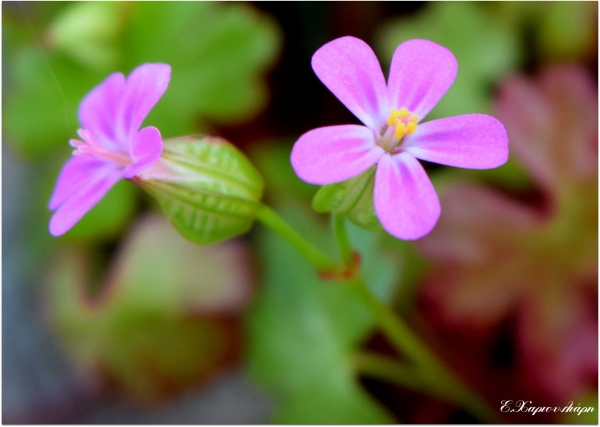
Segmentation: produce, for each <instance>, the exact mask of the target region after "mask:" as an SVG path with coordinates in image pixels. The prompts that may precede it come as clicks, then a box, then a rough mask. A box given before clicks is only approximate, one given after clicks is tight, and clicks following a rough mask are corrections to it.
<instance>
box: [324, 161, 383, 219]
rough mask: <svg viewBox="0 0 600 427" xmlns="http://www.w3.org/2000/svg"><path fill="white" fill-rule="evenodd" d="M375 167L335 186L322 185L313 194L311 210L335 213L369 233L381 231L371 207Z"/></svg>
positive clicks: (373, 208)
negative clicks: (344, 216)
mask: <svg viewBox="0 0 600 427" xmlns="http://www.w3.org/2000/svg"><path fill="white" fill-rule="evenodd" d="M374 183H375V166H373V167H371V168H370V169H368V170H366V171H365V172H363V173H361V174H360V175H358V176H355V177H354V178H352V179H349V180H347V181H344V182H339V183H337V184H329V185H324V186H323V187H321V189H320V190H319V191H318V192H317V194H315V197H314V199H313V209H314V210H316V211H317V212H337V213H341V214H344V215H346V216H347V217H348V218H349V219H350V220H351V221H352V222H353V223H355V224H356V225H358V226H359V227H362V228H364V229H366V230H369V231H383V227H382V226H381V223H380V222H379V219H378V218H377V215H375V207H374V206H373V186H374Z"/></svg>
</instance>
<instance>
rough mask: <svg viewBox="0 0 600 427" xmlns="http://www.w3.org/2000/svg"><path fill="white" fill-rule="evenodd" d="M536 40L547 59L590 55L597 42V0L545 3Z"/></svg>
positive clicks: (560, 59) (577, 58) (567, 58)
mask: <svg viewBox="0 0 600 427" xmlns="http://www.w3.org/2000/svg"><path fill="white" fill-rule="evenodd" d="M541 16H542V19H541V23H540V28H539V31H538V34H536V36H537V37H536V41H537V42H538V44H539V47H540V51H541V54H542V55H543V57H544V58H545V59H546V60H549V61H576V60H579V59H585V57H586V56H587V57H590V56H592V55H593V54H594V53H595V52H596V49H597V44H598V18H597V17H598V4H597V3H595V2H561V1H559V2H551V3H548V4H546V6H545V7H544V12H543V13H542V14H541Z"/></svg>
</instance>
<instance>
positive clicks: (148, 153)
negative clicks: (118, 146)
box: [123, 126, 163, 178]
mask: <svg viewBox="0 0 600 427" xmlns="http://www.w3.org/2000/svg"><path fill="white" fill-rule="evenodd" d="M162 148H163V143H162V138H161V136H160V132H159V131H158V129H156V128H155V127H154V126H148V127H145V128H144V129H142V130H140V131H139V132H138V133H137V135H136V136H135V139H134V140H133V142H132V144H131V146H130V149H129V155H130V156H131V158H132V159H133V162H134V163H133V164H132V165H129V166H127V167H126V168H125V170H124V171H123V176H124V177H125V178H132V177H134V176H135V175H137V174H138V173H140V172H141V171H143V170H144V169H146V168H147V167H149V166H152V165H153V164H154V162H156V161H157V160H158V159H159V157H160V155H161V154H162Z"/></svg>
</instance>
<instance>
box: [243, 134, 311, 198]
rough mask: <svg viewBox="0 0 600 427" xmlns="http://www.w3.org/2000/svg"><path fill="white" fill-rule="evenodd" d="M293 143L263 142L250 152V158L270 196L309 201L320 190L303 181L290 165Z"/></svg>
mask: <svg viewBox="0 0 600 427" xmlns="http://www.w3.org/2000/svg"><path fill="white" fill-rule="evenodd" d="M287 142H291V141H261V143H260V144H256V145H255V146H254V147H253V148H252V151H251V152H250V158H251V159H252V161H253V162H254V164H255V165H256V167H257V168H258V170H260V171H261V173H262V174H263V177H264V179H265V182H266V183H267V185H266V187H267V188H268V189H269V194H270V195H271V196H275V197H286V196H287V197H298V198H301V199H302V200H306V201H309V200H311V199H312V198H313V196H314V195H315V193H316V192H317V190H318V187H317V186H315V185H311V184H307V183H306V182H304V181H302V180H301V179H300V178H298V175H296V172H294V169H293V168H292V164H291V163H290V155H291V152H292V145H291V144H288V143H287Z"/></svg>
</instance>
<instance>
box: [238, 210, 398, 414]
mask: <svg viewBox="0 0 600 427" xmlns="http://www.w3.org/2000/svg"><path fill="white" fill-rule="evenodd" d="M279 211H280V212H281V213H282V215H283V216H284V217H285V218H286V220H288V221H289V222H290V223H291V224H292V225H293V226H294V227H295V228H296V229H297V230H299V231H300V232H301V233H302V234H303V235H304V236H306V237H307V239H309V240H311V241H313V242H314V243H315V244H317V245H318V246H319V247H320V248H322V249H323V250H325V251H331V250H332V249H333V248H332V246H333V242H332V238H331V233H330V231H328V230H327V229H325V228H324V227H323V226H321V225H319V223H318V222H317V221H316V217H315V215H314V213H312V212H311V211H310V210H308V209H306V208H305V207H304V206H303V205H302V204H300V203H291V202H290V203H289V204H287V205H285V207H284V209H279ZM260 236H261V240H260V241H259V247H260V253H261V258H262V259H263V260H264V263H265V265H264V272H263V275H264V283H263V287H262V292H261V294H260V295H259V296H258V299H257V301H256V303H255V307H254V310H253V311H252V312H251V313H250V317H249V334H250V337H249V359H250V360H249V361H250V367H251V370H252V373H253V375H254V376H255V378H256V379H257V380H258V381H259V382H261V383H263V384H265V385H266V386H268V387H269V388H271V389H272V390H273V391H274V392H277V393H278V394H279V395H282V396H283V399H282V402H281V406H280V407H279V410H278V411H277V414H276V416H275V420H274V421H275V422H277V423H293V424H313V423H316V424H337V423H343V424H354V423H365V424H375V423H386V422H392V418H391V416H390V415H389V414H388V413H387V412H386V411H385V410H384V409H383V408H382V407H381V406H380V405H379V404H377V403H376V402H375V401H374V400H373V399H371V398H370V397H369V395H368V394H367V393H366V392H365V391H364V390H363V389H362V387H361V386H360V385H359V384H358V382H357V381H356V375H355V373H354V371H353V367H352V363H351V356H352V354H353V351H354V350H355V349H356V347H357V346H358V345H359V344H360V342H361V341H362V340H363V339H364V338H365V336H366V335H367V334H368V332H369V331H370V329H371V328H372V326H373V319H372V317H371V316H370V314H369V313H368V311H367V310H366V309H365V308H364V307H363V306H362V305H361V304H360V303H359V302H358V301H357V300H356V299H355V297H354V295H353V294H352V292H351V291H350V289H348V288H347V287H346V286H345V285H344V283H343V282H325V281H323V280H321V279H319V277H318V276H317V274H316V273H315V272H314V270H313V269H312V267H311V265H310V264H309V263H308V262H307V261H306V260H305V259H304V258H302V257H301V256H300V255H299V254H298V253H296V252H295V251H294V249H293V248H291V247H290V246H289V245H288V244H287V242H285V241H283V240H282V239H281V238H280V237H279V236H277V235H275V234H273V233H272V232H267V231H265V232H264V233H261V234H260ZM381 236H383V234H374V233H369V232H367V231H365V230H363V229H361V228H358V227H354V226H351V227H350V239H351V241H352V243H353V244H354V245H355V246H356V247H357V249H358V250H359V251H360V253H361V255H363V259H362V261H363V262H362V270H363V272H364V273H365V277H368V282H369V285H370V286H371V288H372V291H373V292H374V293H375V294H376V295H378V296H379V297H380V298H382V299H387V300H389V299H390V297H391V293H392V291H393V289H394V285H395V284H396V283H397V282H396V280H397V277H398V269H397V267H396V263H394V262H392V260H391V259H390V258H388V257H387V256H386V255H385V254H383V253H381V250H380V246H379V241H380V238H381Z"/></svg>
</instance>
